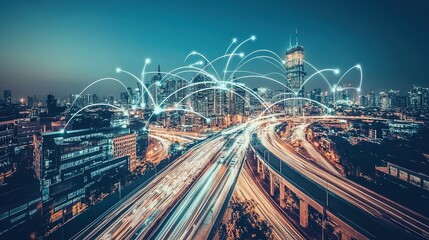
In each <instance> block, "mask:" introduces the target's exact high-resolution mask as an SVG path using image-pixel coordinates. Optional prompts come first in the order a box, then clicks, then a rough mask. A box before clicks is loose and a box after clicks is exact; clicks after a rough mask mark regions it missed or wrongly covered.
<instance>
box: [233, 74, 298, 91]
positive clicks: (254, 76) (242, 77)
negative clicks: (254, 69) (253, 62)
mask: <svg viewBox="0 0 429 240" xmlns="http://www.w3.org/2000/svg"><path fill="white" fill-rule="evenodd" d="M246 78H262V79H267V80H270V81H273V82H276V83H278V84H280V85H282V86H283V87H285V88H287V89H289V90H290V91H292V92H295V91H294V90H292V89H291V88H290V87H288V86H287V85H286V84H284V83H282V82H280V81H279V80H276V79H274V78H270V77H267V76H261V75H246V76H241V77H237V78H235V80H238V79H246Z"/></svg>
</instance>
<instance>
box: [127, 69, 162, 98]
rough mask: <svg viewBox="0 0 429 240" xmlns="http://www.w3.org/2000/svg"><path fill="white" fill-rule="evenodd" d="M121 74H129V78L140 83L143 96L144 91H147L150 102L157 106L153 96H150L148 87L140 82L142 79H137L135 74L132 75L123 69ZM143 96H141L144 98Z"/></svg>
mask: <svg viewBox="0 0 429 240" xmlns="http://www.w3.org/2000/svg"><path fill="white" fill-rule="evenodd" d="M119 72H123V73H126V74H128V75H129V76H131V77H133V78H134V79H135V80H136V81H137V82H138V83H140V85H142V94H143V89H144V90H146V91H147V93H148V95H149V98H150V100H151V101H152V103H153V105H155V100H154V99H153V97H152V95H151V94H150V92H149V89H147V87H146V86H145V85H144V84H142V82H141V81H140V79H139V78H138V77H136V76H135V75H134V74H132V73H130V72H128V71H125V70H123V69H120V70H119ZM142 94H141V95H140V96H142ZM140 98H141V97H140Z"/></svg>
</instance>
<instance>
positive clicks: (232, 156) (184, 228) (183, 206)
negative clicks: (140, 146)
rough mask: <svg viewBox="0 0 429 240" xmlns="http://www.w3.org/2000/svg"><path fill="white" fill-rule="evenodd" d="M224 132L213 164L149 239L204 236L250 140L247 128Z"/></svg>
mask: <svg viewBox="0 0 429 240" xmlns="http://www.w3.org/2000/svg"><path fill="white" fill-rule="evenodd" d="M243 132H244V133H242V134H240V133H239V132H238V133H233V134H225V135H224V137H225V138H227V139H228V140H227V144H226V145H225V147H224V148H223V149H222V151H221V157H220V159H219V160H218V161H217V163H216V164H213V165H212V166H211V167H210V169H208V171H207V172H205V174H204V175H203V176H202V177H201V178H200V179H199V180H198V181H197V182H196V183H195V185H194V186H193V187H192V189H191V190H190V191H189V192H188V193H187V194H186V195H185V196H184V197H183V199H182V200H181V201H180V203H179V204H178V205H177V206H176V207H175V208H174V210H173V211H172V212H171V213H170V214H169V215H168V217H167V218H166V220H165V221H164V222H163V224H162V225H161V227H160V228H159V229H158V230H157V231H156V233H155V234H154V235H153V236H152V237H151V239H206V238H207V237H208V236H209V234H210V231H211V230H212V228H213V225H214V223H215V221H216V219H217V218H218V216H219V214H221V210H222V207H223V205H224V203H225V202H228V201H229V199H227V196H228V194H229V193H230V191H231V190H232V189H234V182H235V181H234V180H235V179H236V178H237V177H238V174H239V173H240V168H241V164H242V163H243V161H244V159H245V157H246V153H247V149H248V146H249V143H250V129H245V130H244V131H243Z"/></svg>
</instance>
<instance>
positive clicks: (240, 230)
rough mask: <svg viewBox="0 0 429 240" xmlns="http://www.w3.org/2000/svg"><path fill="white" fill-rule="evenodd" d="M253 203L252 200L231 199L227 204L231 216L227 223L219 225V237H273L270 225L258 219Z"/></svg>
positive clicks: (239, 239) (235, 238)
mask: <svg viewBox="0 0 429 240" xmlns="http://www.w3.org/2000/svg"><path fill="white" fill-rule="evenodd" d="M255 205H256V204H255V202H254V201H253V200H251V201H249V200H245V201H239V200H232V201H231V204H230V206H229V208H230V209H231V210H232V212H231V216H230V219H229V220H228V222H227V223H224V224H222V225H221V226H220V228H219V231H218V234H219V239H234V240H241V239H243V240H244V239H273V234H272V230H271V228H270V226H269V225H268V223H267V222H266V221H263V220H261V219H260V217H259V215H258V214H257V213H256V212H255Z"/></svg>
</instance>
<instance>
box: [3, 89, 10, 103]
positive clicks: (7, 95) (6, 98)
mask: <svg viewBox="0 0 429 240" xmlns="http://www.w3.org/2000/svg"><path fill="white" fill-rule="evenodd" d="M3 97H4V103H5V104H6V105H11V104H12V92H11V91H10V90H4V92H3Z"/></svg>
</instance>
